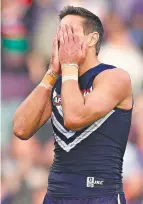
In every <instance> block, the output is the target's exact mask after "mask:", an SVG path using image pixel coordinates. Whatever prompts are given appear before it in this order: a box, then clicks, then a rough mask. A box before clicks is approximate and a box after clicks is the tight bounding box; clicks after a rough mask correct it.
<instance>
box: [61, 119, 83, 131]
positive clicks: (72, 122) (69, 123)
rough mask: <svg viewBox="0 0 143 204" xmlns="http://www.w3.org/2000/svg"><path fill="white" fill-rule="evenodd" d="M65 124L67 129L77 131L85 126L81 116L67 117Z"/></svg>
mask: <svg viewBox="0 0 143 204" xmlns="http://www.w3.org/2000/svg"><path fill="white" fill-rule="evenodd" d="M64 126H65V127H66V128H67V129H69V130H72V131H77V130H80V129H82V128H83V127H82V123H81V120H80V119H79V118H74V117H71V118H67V119H65V120H64Z"/></svg>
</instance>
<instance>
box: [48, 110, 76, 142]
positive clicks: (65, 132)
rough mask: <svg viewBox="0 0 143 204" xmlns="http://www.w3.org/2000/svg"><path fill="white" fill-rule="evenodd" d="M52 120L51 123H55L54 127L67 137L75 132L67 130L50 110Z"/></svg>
mask: <svg viewBox="0 0 143 204" xmlns="http://www.w3.org/2000/svg"><path fill="white" fill-rule="evenodd" d="M52 121H53V124H54V125H55V127H56V128H57V130H58V131H59V132H60V133H61V134H62V135H64V136H65V137H66V138H67V139H69V138H70V137H72V136H73V135H74V134H75V133H76V132H74V131H67V130H66V129H65V128H64V127H63V126H62V125H61V124H60V123H59V121H58V120H57V119H56V117H55V115H54V113H53V112H52Z"/></svg>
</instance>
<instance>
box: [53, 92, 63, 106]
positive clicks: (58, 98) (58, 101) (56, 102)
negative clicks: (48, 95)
mask: <svg viewBox="0 0 143 204" xmlns="http://www.w3.org/2000/svg"><path fill="white" fill-rule="evenodd" d="M53 104H54V105H55V106H60V105H61V96H60V95H56V96H55V97H54V98H53Z"/></svg>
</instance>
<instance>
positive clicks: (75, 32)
mask: <svg viewBox="0 0 143 204" xmlns="http://www.w3.org/2000/svg"><path fill="white" fill-rule="evenodd" d="M72 31H73V38H74V42H75V43H80V37H79V29H78V28H77V27H75V26H73V27H72Z"/></svg>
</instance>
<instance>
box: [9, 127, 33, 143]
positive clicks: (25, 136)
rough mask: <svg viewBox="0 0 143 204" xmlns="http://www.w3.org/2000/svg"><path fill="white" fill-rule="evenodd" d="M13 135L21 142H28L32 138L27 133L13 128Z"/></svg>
mask: <svg viewBox="0 0 143 204" xmlns="http://www.w3.org/2000/svg"><path fill="white" fill-rule="evenodd" d="M13 133H14V135H15V136H16V137H18V138H19V139H21V140H28V139H29V138H30V137H31V136H30V135H28V134H27V132H26V131H24V130H22V129H18V128H15V127H13Z"/></svg>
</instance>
